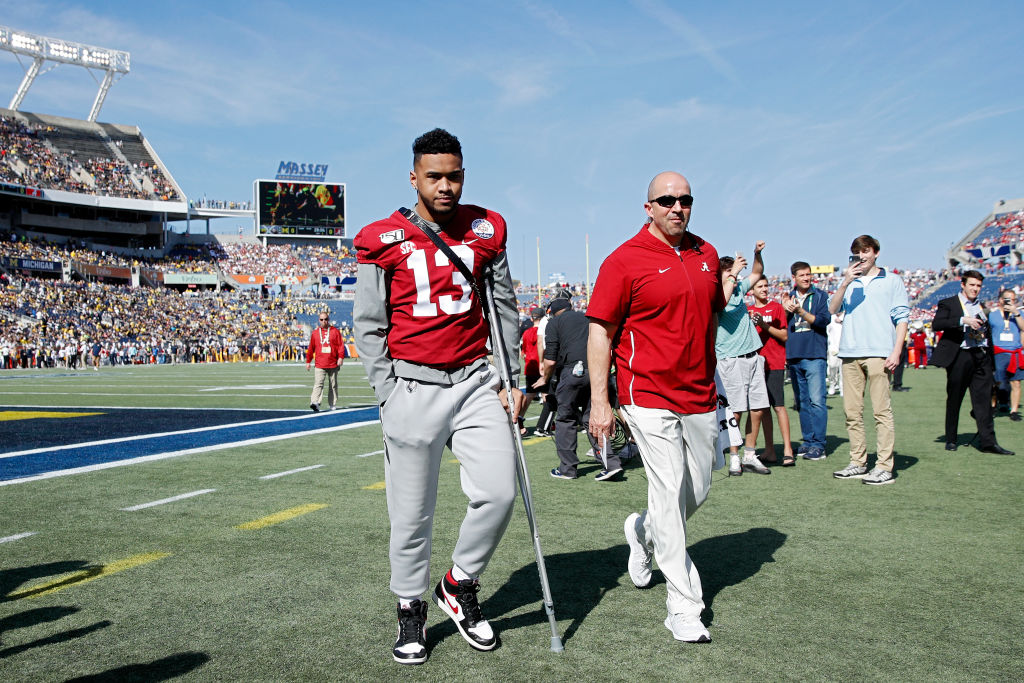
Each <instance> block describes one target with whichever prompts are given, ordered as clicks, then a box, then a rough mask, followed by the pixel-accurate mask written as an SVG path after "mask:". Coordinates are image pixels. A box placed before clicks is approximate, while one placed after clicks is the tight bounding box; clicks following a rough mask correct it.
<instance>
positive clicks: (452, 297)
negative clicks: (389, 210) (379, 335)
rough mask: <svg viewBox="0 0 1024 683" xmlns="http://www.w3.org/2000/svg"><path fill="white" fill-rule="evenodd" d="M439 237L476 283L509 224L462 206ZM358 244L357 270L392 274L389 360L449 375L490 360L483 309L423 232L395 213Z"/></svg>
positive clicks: (367, 230)
mask: <svg viewBox="0 0 1024 683" xmlns="http://www.w3.org/2000/svg"><path fill="white" fill-rule="evenodd" d="M439 234H440V236H441V239H442V240H444V242H445V243H446V244H447V245H449V246H450V247H451V248H452V251H454V252H455V254H456V256H458V257H459V258H461V259H462V260H463V261H464V262H465V264H466V266H467V267H468V268H469V269H470V270H471V271H472V272H473V275H474V276H475V277H476V279H477V282H480V280H481V277H482V275H483V272H484V268H485V267H486V266H487V264H489V263H490V262H491V261H493V260H494V258H495V257H496V256H497V255H498V254H500V253H502V252H503V251H504V250H505V219H504V218H502V217H501V216H500V215H499V214H497V213H495V212H493V211H488V210H487V209H483V208H480V207H479V206H472V205H469V204H461V205H459V206H458V208H457V209H456V213H455V216H454V217H453V218H452V220H451V221H449V222H448V224H447V225H445V226H444V229H443V230H442V231H441V232H440V233H439ZM353 244H354V245H355V247H356V258H357V259H358V261H359V263H369V264H373V265H376V266H378V267H379V268H381V269H382V270H383V271H384V272H385V273H386V275H387V279H388V282H389V284H390V287H389V300H388V317H389V320H390V327H389V328H388V350H389V353H390V356H391V358H393V359H400V360H405V361H409V362H411V363H418V364H420V365H428V366H431V367H435V368H443V369H446V370H447V369H453V368H460V367H465V366H467V365H469V364H470V363H472V362H473V361H475V360H477V359H479V358H483V357H484V356H486V355H487V339H488V327H487V322H486V320H485V319H484V316H483V309H482V308H481V302H480V301H478V300H477V298H476V296H474V294H473V290H472V288H471V287H470V285H469V283H468V282H466V280H465V278H463V277H462V273H460V272H459V270H458V268H456V267H455V266H454V265H452V263H451V262H450V261H449V260H448V257H447V256H445V255H444V253H443V252H441V250H439V249H438V248H437V247H435V246H434V243H433V242H431V241H430V238H429V237H427V236H426V235H424V234H423V231H422V230H420V228H418V227H416V226H415V225H413V224H412V223H410V222H409V220H408V219H406V218H405V216H403V215H402V214H401V213H399V212H398V211H396V212H394V213H393V214H391V215H390V216H389V217H388V218H385V219H384V220H380V221H377V222H375V223H371V224H369V225H367V226H366V227H365V228H363V229H362V230H360V231H359V234H358V235H356V237H355V239H354V240H353Z"/></svg>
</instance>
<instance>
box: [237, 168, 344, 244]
mask: <svg viewBox="0 0 1024 683" xmlns="http://www.w3.org/2000/svg"><path fill="white" fill-rule="evenodd" d="M253 194H254V199H255V202H254V204H255V206H256V235H257V236H259V237H264V236H269V237H274V236H280V237H313V238H325V237H344V236H345V199H346V197H345V183H327V182H290V181H282V180H257V181H255V182H254V183H253Z"/></svg>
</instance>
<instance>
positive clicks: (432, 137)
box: [412, 128, 462, 164]
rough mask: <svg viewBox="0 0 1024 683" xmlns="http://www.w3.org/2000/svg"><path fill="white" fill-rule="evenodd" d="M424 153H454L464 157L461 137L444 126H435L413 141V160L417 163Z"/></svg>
mask: <svg viewBox="0 0 1024 683" xmlns="http://www.w3.org/2000/svg"><path fill="white" fill-rule="evenodd" d="M424 154H454V155H455V156H457V157H459V158H460V159H461V158H462V145H461V144H459V139H458V138H457V137H455V136H454V135H452V134H451V133H449V132H448V131H446V130H445V129H443V128H435V129H434V130H431V131H427V132H426V133H424V134H423V135H421V136H419V137H418V138H416V141H415V142H413V143H412V162H413V164H415V163H416V162H418V161H419V160H420V157H421V156H423V155H424Z"/></svg>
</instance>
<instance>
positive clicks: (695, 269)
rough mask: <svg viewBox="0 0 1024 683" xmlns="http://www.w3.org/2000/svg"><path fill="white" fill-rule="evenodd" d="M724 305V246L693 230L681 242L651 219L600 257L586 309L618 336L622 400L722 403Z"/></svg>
mask: <svg viewBox="0 0 1024 683" xmlns="http://www.w3.org/2000/svg"><path fill="white" fill-rule="evenodd" d="M723 308H725V298H724V296H723V294H722V284H721V281H720V280H719V277H718V252H717V251H716V250H715V248H714V247H713V246H711V245H710V244H708V243H707V242H705V241H704V240H702V239H701V238H699V237H697V236H696V235H693V234H692V233H687V236H686V237H684V239H683V244H682V249H680V251H679V252H678V253H677V252H676V251H675V250H674V249H673V248H672V247H670V246H668V245H667V244H665V243H664V242H662V241H661V240H659V239H657V238H656V237H655V236H654V235H652V234H651V233H650V232H649V231H648V227H647V226H646V225H645V226H644V227H643V228H641V229H640V232H639V233H638V234H637V235H636V236H634V237H633V238H632V239H630V240H629V241H627V242H626V243H625V244H623V245H622V246H620V247H619V248H618V249H616V250H615V251H613V252H612V253H611V255H610V256H609V257H608V258H607V259H605V261H604V263H602V264H601V270H600V272H599V273H598V275H597V282H596V283H595V284H594V291H593V294H592V295H591V298H590V305H589V306H588V308H587V317H590V318H594V319H597V320H601V321H604V322H606V323H612V324H614V325H618V326H619V332H618V334H617V335H616V337H615V339H613V340H612V344H613V347H612V353H613V355H614V358H615V364H616V368H617V372H618V382H617V384H618V388H619V402H620V404H623V405H637V406H641V407H643V408H661V409H665V410H672V411H675V412H679V413H685V414H697V413H707V412H710V411H712V410H715V408H716V407H717V400H718V392H717V391H716V390H715V366H716V364H717V360H716V357H715V330H716V327H715V324H714V317H713V316H714V314H715V312H717V311H721V310H722V309H723Z"/></svg>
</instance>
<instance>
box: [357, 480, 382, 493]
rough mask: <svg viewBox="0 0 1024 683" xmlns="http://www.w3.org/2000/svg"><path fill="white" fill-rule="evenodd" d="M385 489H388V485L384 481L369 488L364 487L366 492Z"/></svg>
mask: <svg viewBox="0 0 1024 683" xmlns="http://www.w3.org/2000/svg"><path fill="white" fill-rule="evenodd" d="M385 488H387V484H386V483H384V482H383V481H378V482H377V483H376V484H370V485H369V486H364V487H363V490H364V491H383V490H384V489H385Z"/></svg>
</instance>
